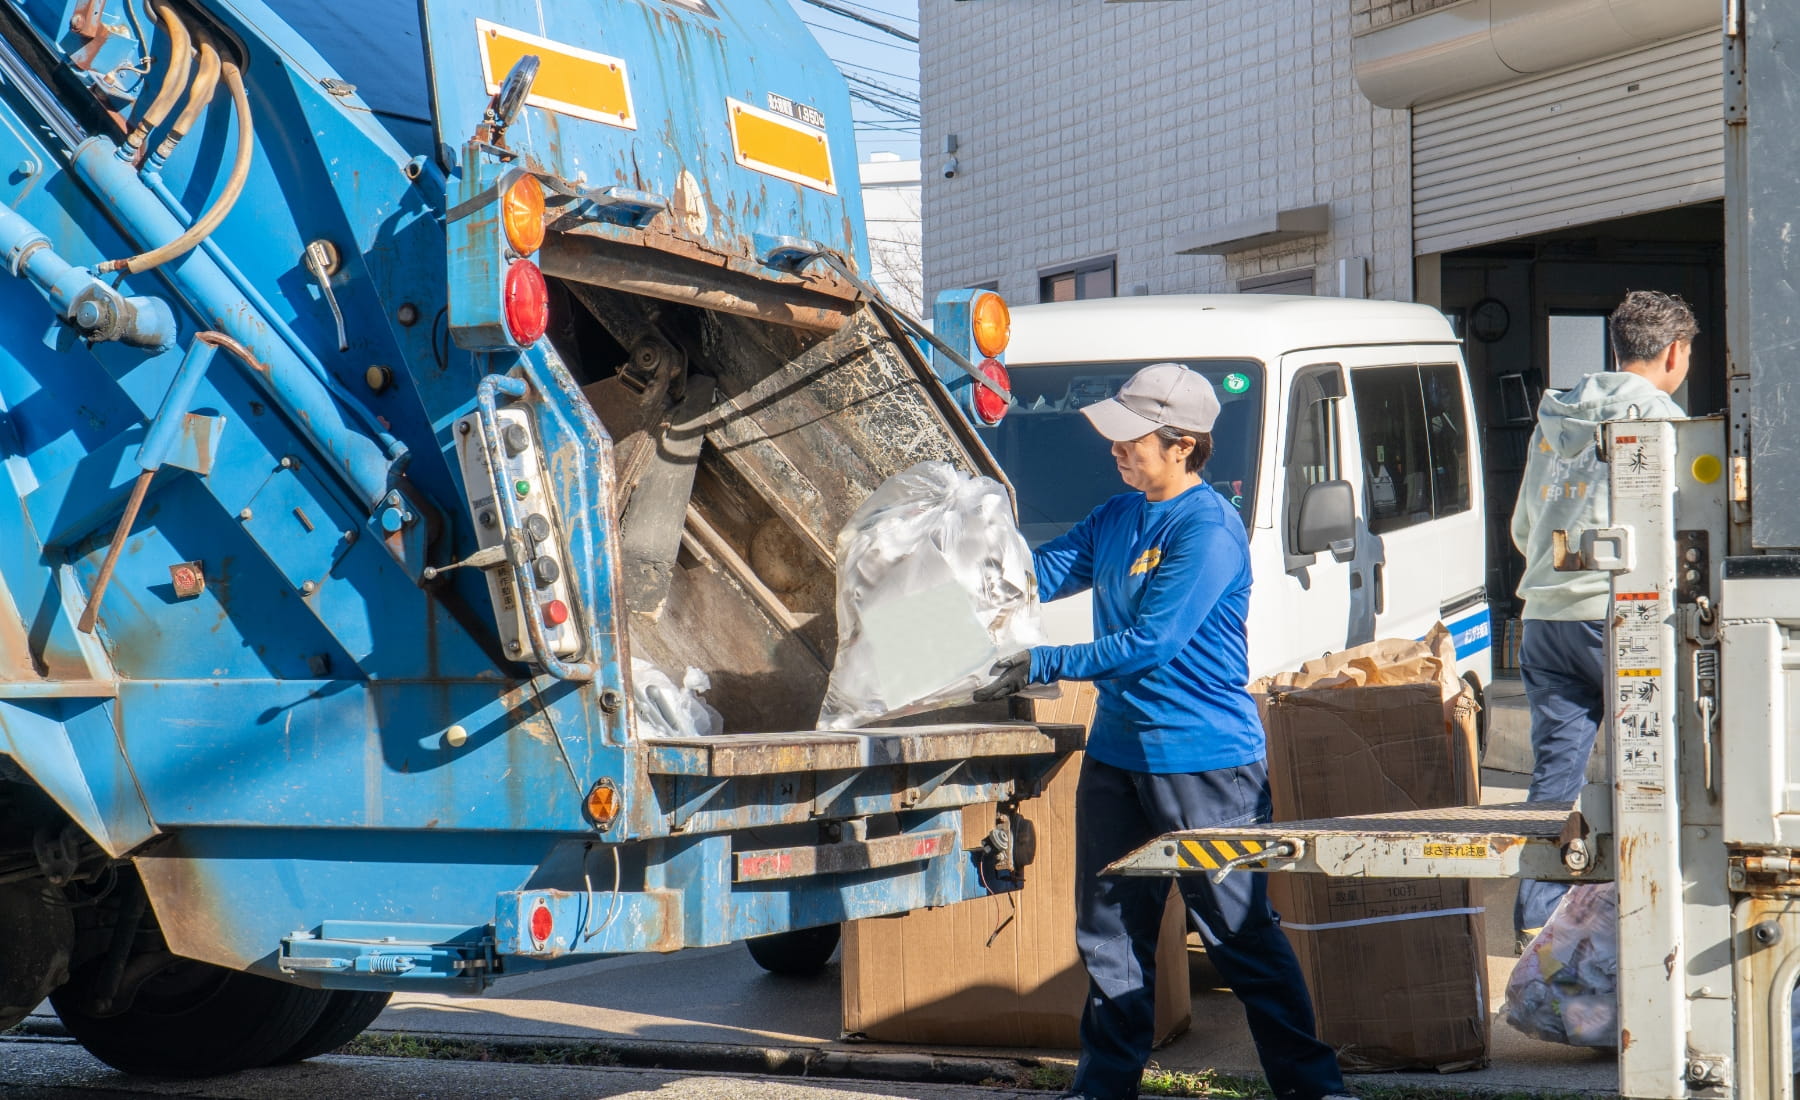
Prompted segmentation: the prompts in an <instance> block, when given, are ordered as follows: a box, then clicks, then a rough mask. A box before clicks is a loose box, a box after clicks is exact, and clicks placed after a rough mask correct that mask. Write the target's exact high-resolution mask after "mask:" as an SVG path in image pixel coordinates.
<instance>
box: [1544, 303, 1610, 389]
mask: <svg viewBox="0 0 1800 1100" xmlns="http://www.w3.org/2000/svg"><path fill="white" fill-rule="evenodd" d="M1549 329H1550V332H1549V336H1550V340H1549V343H1550V377H1549V378H1548V379H1547V380H1546V384H1547V385H1548V386H1549V387H1550V388H1551V389H1553V390H1566V389H1568V388H1569V387H1570V386H1573V385H1574V384H1575V383H1577V382H1579V381H1581V379H1582V378H1583V377H1584V376H1586V375H1589V374H1598V373H1600V372H1601V371H1607V370H1612V369H1613V362H1612V348H1611V343H1612V341H1611V330H1610V326H1609V323H1608V320H1607V315H1606V314H1605V313H1601V312H1597V311H1590V310H1572V309H1553V310H1551V311H1550V318H1549Z"/></svg>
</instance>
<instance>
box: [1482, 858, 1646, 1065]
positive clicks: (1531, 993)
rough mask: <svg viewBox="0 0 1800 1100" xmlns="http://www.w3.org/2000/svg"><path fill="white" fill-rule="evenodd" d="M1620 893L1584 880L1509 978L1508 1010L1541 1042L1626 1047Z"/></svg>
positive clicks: (1608, 885)
mask: <svg viewBox="0 0 1800 1100" xmlns="http://www.w3.org/2000/svg"><path fill="white" fill-rule="evenodd" d="M1618 989H1619V891H1618V889H1617V887H1615V886H1614V885H1613V884H1612V883H1610V882H1593V883H1581V884H1580V885H1578V886H1575V887H1574V888H1573V889H1571V890H1570V891H1569V892H1568V893H1566V894H1564V895H1563V897H1562V900H1561V901H1559V902H1557V903H1556V908H1555V910H1553V911H1552V912H1551V914H1550V919H1549V920H1547V921H1545V922H1544V930H1543V931H1541V932H1539V933H1538V934H1537V936H1536V937H1535V938H1534V939H1532V941H1531V943H1530V944H1528V945H1527V946H1526V948H1525V953H1524V955H1523V956H1521V957H1520V959H1519V961H1518V964H1517V965H1515V966H1514V967H1513V972H1512V978H1511V979H1510V980H1509V981H1507V983H1506V1004H1505V1006H1504V1007H1502V1008H1501V1010H1500V1015H1501V1016H1502V1018H1504V1019H1505V1020H1506V1022H1507V1023H1509V1024H1511V1025H1512V1026H1513V1027H1515V1028H1517V1029H1518V1030H1520V1031H1522V1032H1524V1033H1525V1034H1527V1035H1530V1036H1532V1037H1533V1038H1536V1039H1543V1040H1545V1041H1547V1042H1552V1043H1567V1044H1569V1045H1570V1046H1578V1047H1613V1048H1616V1047H1617V1046H1618V1045H1619V994H1618Z"/></svg>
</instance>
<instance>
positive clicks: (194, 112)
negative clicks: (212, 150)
mask: <svg viewBox="0 0 1800 1100" xmlns="http://www.w3.org/2000/svg"><path fill="white" fill-rule="evenodd" d="M218 88H219V51H218V49H217V48H216V47H215V46H214V45H213V44H212V41H211V40H210V39H208V38H206V37H204V36H202V37H201V39H200V67H199V69H198V70H197V71H196V72H195V74H194V84H193V87H191V88H189V89H188V98H187V106H185V107H183V108H182V109H181V114H179V115H177V116H176V118H175V125H173V126H171V127H169V136H168V137H165V138H163V142H162V144H161V145H159V146H157V147H156V158H157V160H159V161H165V160H168V159H169V154H170V153H173V152H174V151H175V147H176V146H177V145H180V144H181V139H182V138H184V137H186V136H187V135H188V131H189V130H192V129H193V128H194V123H195V122H197V121H199V119H200V112H202V111H204V110H206V108H207V107H208V106H209V105H210V104H211V103H212V101H213V95H214V93H215V92H217V91H218Z"/></svg>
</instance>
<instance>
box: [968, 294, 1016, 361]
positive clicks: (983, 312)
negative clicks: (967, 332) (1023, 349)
mask: <svg viewBox="0 0 1800 1100" xmlns="http://www.w3.org/2000/svg"><path fill="white" fill-rule="evenodd" d="M969 327H970V328H971V329H973V330H974V334H975V347H976V349H977V350H978V351H980V352H981V354H982V355H984V356H987V357H988V358H990V359H991V358H993V357H994V356H996V355H999V354H1000V353H1001V352H1003V351H1005V350H1006V344H1007V341H1009V340H1011V339H1012V310H1010V309H1007V308H1006V299H1004V298H1002V297H1000V295H998V294H983V295H982V296H981V297H979V298H977V299H975V306H974V309H973V310H971V311H970V320H969Z"/></svg>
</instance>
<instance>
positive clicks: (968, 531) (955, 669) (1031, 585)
mask: <svg viewBox="0 0 1800 1100" xmlns="http://www.w3.org/2000/svg"><path fill="white" fill-rule="evenodd" d="M837 612H838V616H837V617H838V651H837V663H836V665H835V666H834V667H833V668H832V670H831V684H830V687H829V688H828V689H827V690H826V693H825V703H824V706H823V707H822V708H821V709H820V711H819V725H820V727H821V728H824V729H855V728H856V727H858V726H864V725H867V724H868V723H870V722H875V721H878V720H880V719H883V718H895V717H899V716H901V715H906V714H916V713H918V712H920V711H925V710H932V709H935V708H938V707H945V706H955V705H958V704H962V703H968V702H970V701H972V695H973V692H974V691H975V689H976V688H978V687H981V686H982V685H984V684H986V683H988V682H989V681H990V680H992V679H993V677H992V676H990V675H989V674H988V670H989V669H990V668H991V667H992V666H993V664H994V662H995V661H996V660H998V659H999V658H1000V657H1002V656H1005V655H1008V654H1012V653H1016V652H1018V651H1019V650H1021V649H1028V648H1030V647H1031V646H1034V645H1037V644H1039V643H1040V642H1041V641H1042V640H1043V634H1042V628H1041V627H1040V625H1039V622H1038V603H1037V578H1036V576H1035V575H1034V574H1033V573H1032V569H1031V551H1030V549H1029V548H1028V547H1027V546H1026V545H1025V540H1024V538H1023V537H1022V536H1020V534H1019V529H1018V526H1017V525H1016V524H1014V522H1013V515H1012V501H1011V499H1010V498H1008V497H1007V495H1006V490H1005V489H1004V488H1002V487H1001V486H1000V484H999V482H996V481H994V480H992V479H990V478H985V477H970V476H969V475H968V474H965V473H961V472H960V471H958V470H957V469H956V468H955V467H953V466H951V465H950V464H949V463H947V462H921V463H919V464H918V465H916V466H913V467H911V468H910V469H907V470H905V471H902V472H901V473H898V474H895V475H894V476H893V477H891V478H888V479H887V480H886V481H884V482H882V484H881V487H880V488H878V489H876V490H875V492H874V493H872V494H871V495H870V496H869V499H868V500H866V501H864V502H863V506H862V507H861V508H858V509H857V510H856V514H855V515H854V516H851V517H850V522H849V523H848V524H846V525H845V527H844V529H843V531H841V532H840V533H839V534H838V540H837Z"/></svg>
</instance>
